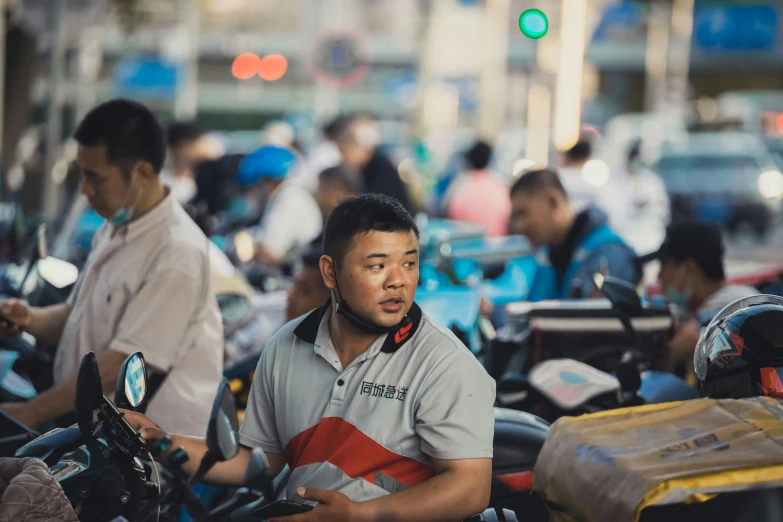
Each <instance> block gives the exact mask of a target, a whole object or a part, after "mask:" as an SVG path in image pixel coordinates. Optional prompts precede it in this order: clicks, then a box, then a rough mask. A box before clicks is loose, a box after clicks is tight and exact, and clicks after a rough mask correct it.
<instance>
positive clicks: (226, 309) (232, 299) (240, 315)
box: [216, 293, 250, 327]
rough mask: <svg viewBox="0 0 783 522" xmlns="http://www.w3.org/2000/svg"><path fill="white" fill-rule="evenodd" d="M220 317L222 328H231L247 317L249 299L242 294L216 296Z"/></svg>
mask: <svg viewBox="0 0 783 522" xmlns="http://www.w3.org/2000/svg"><path fill="white" fill-rule="evenodd" d="M216 298H217V302H218V308H220V316H221V317H222V318H223V326H227V327H230V326H233V325H234V324H236V323H238V322H240V321H241V320H242V319H244V318H245V317H247V314H248V312H249V311H250V299H248V298H247V296H245V295H242V294H234V293H224V294H217V296H216Z"/></svg>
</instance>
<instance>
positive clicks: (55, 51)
mask: <svg viewBox="0 0 783 522" xmlns="http://www.w3.org/2000/svg"><path fill="white" fill-rule="evenodd" d="M52 3H53V4H54V5H53V7H52V11H51V17H50V19H49V20H50V29H49V81H48V83H49V88H48V91H47V92H48V94H49V106H48V110H47V123H46V161H45V162H44V169H43V172H42V175H41V198H42V202H43V204H42V210H43V213H44V215H45V216H46V217H48V218H54V217H56V216H57V214H58V212H59V210H60V209H59V207H60V186H59V184H57V183H55V181H54V178H53V177H52V171H53V169H54V165H55V163H56V162H57V151H58V149H59V147H60V140H61V139H62V132H63V121H62V115H63V94H64V93H63V84H64V83H65V82H64V75H63V69H64V68H63V64H64V62H65V52H66V42H65V27H64V25H65V14H66V12H67V9H68V0H52Z"/></svg>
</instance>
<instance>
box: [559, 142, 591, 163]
mask: <svg viewBox="0 0 783 522" xmlns="http://www.w3.org/2000/svg"><path fill="white" fill-rule="evenodd" d="M592 155H593V145H592V144H591V143H590V140H589V139H587V138H586V137H580V138H579V141H577V142H576V145H574V146H573V147H571V148H570V149H568V150H567V151H566V153H565V156H566V160H568V161H569V162H577V161H587V160H589V159H590V156H592Z"/></svg>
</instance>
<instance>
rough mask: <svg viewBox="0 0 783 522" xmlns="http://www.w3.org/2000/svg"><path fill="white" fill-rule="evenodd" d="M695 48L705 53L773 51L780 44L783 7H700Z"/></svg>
mask: <svg viewBox="0 0 783 522" xmlns="http://www.w3.org/2000/svg"><path fill="white" fill-rule="evenodd" d="M693 42H694V47H696V48H698V49H701V50H704V51H726V50H728V51H771V50H775V49H777V48H778V47H779V45H780V8H779V7H778V6H777V5H774V4H699V3H697V4H696V6H695V9H694V13H693Z"/></svg>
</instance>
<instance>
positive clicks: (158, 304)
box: [0, 99, 223, 436]
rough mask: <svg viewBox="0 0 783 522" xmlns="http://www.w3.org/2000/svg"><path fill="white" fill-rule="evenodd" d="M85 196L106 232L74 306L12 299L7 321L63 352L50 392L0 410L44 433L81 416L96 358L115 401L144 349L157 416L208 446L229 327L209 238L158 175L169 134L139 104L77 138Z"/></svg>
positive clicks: (123, 106) (0, 308)
mask: <svg viewBox="0 0 783 522" xmlns="http://www.w3.org/2000/svg"><path fill="white" fill-rule="evenodd" d="M74 137H75V138H76V141H77V142H78V144H79V147H78V151H77V155H76V166H77V167H78V169H79V171H80V173H81V178H82V193H83V194H84V195H85V196H86V197H87V199H88V200H89V202H90V205H91V206H92V207H93V208H94V209H95V211H96V212H97V213H98V214H99V215H100V216H101V217H104V218H106V220H107V221H106V223H105V224H104V225H103V227H102V228H101V229H100V230H99V231H98V232H97V234H96V235H95V237H94V238H93V248H92V251H91V253H90V257H89V259H88V260H87V263H86V265H85V267H84V269H83V271H82V274H81V277H80V278H79V281H78V282H77V283H76V285H75V286H74V289H73V291H72V292H71V295H70V297H69V298H68V300H67V302H65V303H62V304H58V305H54V306H48V307H45V308H37V307H31V306H29V305H28V304H27V303H25V302H24V301H21V300H18V299H10V300H7V301H4V302H2V303H0V313H2V315H3V316H5V318H7V319H8V320H10V321H12V322H13V323H14V324H12V325H9V324H5V325H2V328H0V329H2V331H3V333H5V334H6V335H18V334H20V333H21V331H22V330H27V331H28V332H29V333H30V334H31V335H33V336H34V337H36V338H37V339H39V340H41V341H44V342H47V343H52V344H58V348H57V354H56V357H55V361H54V382H55V385H54V387H52V388H51V389H50V390H47V391H45V392H43V393H41V394H40V395H39V396H38V397H36V398H34V399H31V400H30V401H28V402H26V403H6V404H3V405H1V406H0V408H2V409H3V410H5V411H6V412H7V413H10V414H11V415H12V416H14V417H16V418H17V419H18V420H19V421H21V422H22V423H24V424H26V425H28V426H31V427H35V426H38V425H39V424H42V423H44V422H46V421H50V420H54V419H56V418H58V417H60V416H63V415H66V414H69V413H70V412H72V411H73V408H74V399H75V394H76V377H77V374H78V370H79V365H80V363H81V360H82V358H83V357H84V355H86V354H87V353H88V352H91V351H92V352H95V354H96V356H97V360H98V368H99V370H100V373H101V378H102V381H103V386H104V391H105V392H106V393H112V392H113V390H114V387H115V382H116V380H117V376H118V375H119V370H120V366H121V365H122V363H123V361H124V360H125V358H126V357H127V356H128V355H130V354H132V353H134V352H136V351H141V352H142V353H143V354H144V358H145V360H146V362H147V367H148V370H149V372H150V373H151V374H152V378H151V383H152V385H151V390H150V396H151V397H152V398H151V400H150V401H149V405H148V408H147V412H148V413H149V414H150V415H153V416H155V417H156V418H158V419H160V420H161V422H162V423H163V424H164V425H165V426H166V427H168V428H169V429H176V430H177V431H179V432H182V433H188V434H190V435H197V436H203V435H204V434H205V433H206V428H207V422H208V420H209V404H210V403H211V402H212V399H213V398H214V396H215V390H216V388H217V385H218V384H219V383H220V380H221V378H222V370H223V366H222V358H223V324H222V321H221V317H220V312H219V310H218V306H217V301H216V300H215V297H214V295H213V294H212V291H211V274H210V262H209V250H208V249H209V240H208V239H207V237H206V236H205V235H204V234H203V233H202V232H201V230H200V229H199V228H198V227H197V226H196V224H195V223H194V222H193V220H191V219H190V217H189V216H188V215H187V213H186V212H185V211H184V210H183V208H182V207H181V206H180V205H179V203H177V202H176V201H175V200H174V198H173V197H172V194H171V192H170V189H169V188H168V187H166V186H165V185H164V184H163V183H162V182H161V179H160V177H159V174H160V171H161V168H162V166H163V162H164V158H165V155H166V145H165V141H164V136H163V130H162V129H161V127H160V124H159V123H158V121H157V119H156V118H155V116H154V115H153V114H152V112H151V111H150V110H149V109H148V108H147V107H145V106H143V105H142V104H140V103H137V102H134V101H130V100H124V99H114V100H111V101H108V102H106V103H103V104H101V105H99V106H97V107H95V108H94V109H93V110H91V111H90V112H89V113H88V114H87V116H85V118H84V119H83V120H82V122H81V123H80V124H79V126H78V127H77V129H76V132H75V133H74Z"/></svg>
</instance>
